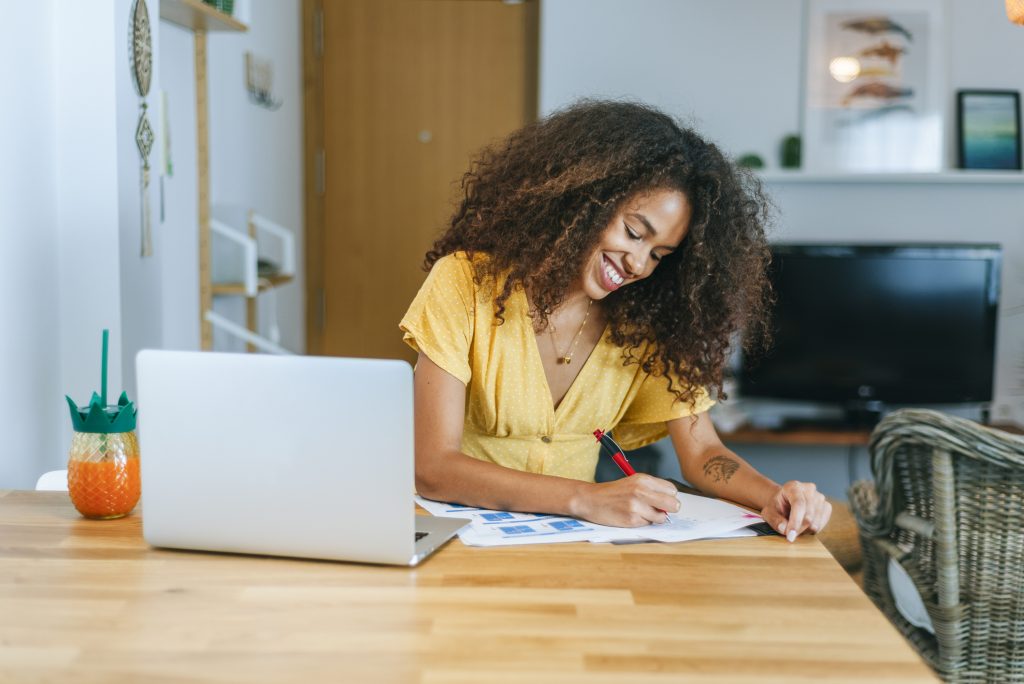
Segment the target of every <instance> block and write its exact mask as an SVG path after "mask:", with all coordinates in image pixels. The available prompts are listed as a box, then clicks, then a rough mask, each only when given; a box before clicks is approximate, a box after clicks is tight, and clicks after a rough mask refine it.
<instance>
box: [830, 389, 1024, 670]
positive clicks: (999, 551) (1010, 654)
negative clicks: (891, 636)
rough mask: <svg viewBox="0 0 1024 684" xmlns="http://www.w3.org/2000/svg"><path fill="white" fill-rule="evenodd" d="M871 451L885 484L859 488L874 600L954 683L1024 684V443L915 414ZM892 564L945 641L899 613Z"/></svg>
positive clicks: (884, 429)
mask: <svg viewBox="0 0 1024 684" xmlns="http://www.w3.org/2000/svg"><path fill="white" fill-rule="evenodd" d="M870 452H871V468H872V472H873V474H874V477H875V482H874V483H871V482H857V483H856V484H854V486H853V487H852V488H851V490H850V503H851V506H852V508H853V511H854V514H855V515H856V517H857V523H858V526H859V529H860V536H861V544H862V546H863V551H864V590H865V591H866V592H867V594H868V595H869V596H870V597H871V599H872V600H873V601H874V602H875V604H877V605H878V607H879V608H881V609H882V611H883V612H884V613H885V614H886V616H888V618H889V619H890V620H891V621H892V622H893V624H895V625H896V627H897V628H899V630H900V631H901V632H903V634H904V635H905V636H906V637H907V639H908V640H909V641H910V642H911V643H912V644H913V645H914V646H915V647H916V648H917V650H918V651H919V652H920V653H921V655H922V657H923V658H924V659H925V660H926V661H927V662H928V663H929V664H930V665H931V666H932V667H933V668H934V669H935V670H936V671H937V672H938V674H939V675H940V676H941V677H942V678H943V679H945V680H947V681H952V682H1024V437H1017V436H1014V435H1010V434H1008V433H1005V432H1001V431H999V430H993V429H989V428H985V427H982V426H980V425H978V424H977V423H973V422H971V421H969V420H964V419H962V418H956V417H953V416H949V415H946V414H942V413H937V412H935V411H927V410H919V409H904V410H901V411H896V412H894V413H892V414H891V415H889V416H887V417H886V418H885V419H884V420H882V422H881V423H879V425H878V427H877V428H875V431H874V433H873V434H872V436H871V445H870ZM890 559H895V561H896V562H898V563H899V564H900V566H902V568H903V569H904V570H905V571H906V573H907V575H909V576H910V579H911V580H913V584H914V585H915V586H916V589H917V591H918V593H919V594H920V597H921V599H922V600H923V603H924V608H925V609H926V610H927V615H928V617H929V618H930V622H931V624H932V626H933V631H934V634H933V633H932V631H929V630H928V629H926V628H922V627H915V626H914V625H913V624H911V622H910V621H908V620H907V619H906V618H905V617H904V613H905V612H906V610H905V609H904V612H903V613H901V611H900V609H899V608H898V607H897V601H899V600H900V596H899V594H900V592H899V591H897V596H896V597H894V596H893V594H892V591H891V589H890V581H889V577H890V572H889V570H890V568H889V563H890ZM893 571H896V572H897V574H898V575H902V573H898V569H897V568H893ZM913 598H914V599H915V600H916V598H917V597H916V596H915V597H913ZM901 605H905V602H904V603H903V604H901ZM911 617H913V616H911Z"/></svg>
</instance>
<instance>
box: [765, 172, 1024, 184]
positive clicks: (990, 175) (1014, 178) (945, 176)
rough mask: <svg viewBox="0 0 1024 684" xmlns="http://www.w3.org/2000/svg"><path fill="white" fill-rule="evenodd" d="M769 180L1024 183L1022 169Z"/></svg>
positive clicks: (792, 175) (769, 176)
mask: <svg viewBox="0 0 1024 684" xmlns="http://www.w3.org/2000/svg"><path fill="white" fill-rule="evenodd" d="M759 175H760V177H761V179H762V180H764V181H765V182H766V183H771V184H775V183H842V184H845V183H862V184H869V183H876V184H890V183H906V184H931V183H964V184H974V185H977V184H981V185H1014V184H1016V185H1024V172H1021V171H955V170H954V171H942V172H937V173H814V172H810V171H763V172H761V173H760V174H759Z"/></svg>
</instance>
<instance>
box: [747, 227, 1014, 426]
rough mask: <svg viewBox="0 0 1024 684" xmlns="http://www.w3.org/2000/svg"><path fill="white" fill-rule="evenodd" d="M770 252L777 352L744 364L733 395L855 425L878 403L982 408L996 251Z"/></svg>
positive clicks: (988, 385) (937, 247)
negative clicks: (818, 411) (796, 405)
mask: <svg viewBox="0 0 1024 684" xmlns="http://www.w3.org/2000/svg"><path fill="white" fill-rule="evenodd" d="M772 252H773V260H772V266H771V269H770V277H771V281H772V285H773V287H774V288H775V295H776V299H777V301H776V305H775V307H774V309H773V314H772V322H771V327H772V331H773V335H774V344H773V346H772V348H771V349H770V350H769V351H768V352H767V353H766V354H764V355H761V356H759V357H756V358H749V359H744V361H743V364H742V367H741V369H740V372H739V378H738V380H739V388H740V396H743V397H760V398H772V399H789V400H801V401H807V402H815V403H827V404H832V405H838V406H839V407H840V408H843V409H846V410H848V411H849V412H850V415H851V416H859V417H860V418H862V419H863V417H864V416H863V414H860V413H859V412H860V411H862V410H863V409H864V408H868V409H869V416H870V413H871V412H875V411H877V410H879V409H880V408H881V407H883V406H885V405H908V404H916V405H924V404H975V403H980V404H984V403H988V402H991V400H992V383H993V375H994V363H995V340H996V318H997V311H998V306H999V273H1000V267H1001V261H1002V250H1001V248H1000V246H999V245H992V244H981V245H979V244H900V245H880V244H878V245H852V244H844V245H838V244H776V245H774V246H773V247H772ZM868 420H870V418H868Z"/></svg>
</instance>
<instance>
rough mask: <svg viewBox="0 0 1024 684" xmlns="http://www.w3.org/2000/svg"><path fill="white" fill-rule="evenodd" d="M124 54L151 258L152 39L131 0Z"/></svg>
mask: <svg viewBox="0 0 1024 684" xmlns="http://www.w3.org/2000/svg"><path fill="white" fill-rule="evenodd" d="M129 26H130V29H129V45H128V54H129V56H130V61H131V64H130V66H131V71H132V83H134V84H135V92H137V93H138V94H139V109H140V113H139V122H138V124H137V125H136V126H135V144H136V145H138V147H139V155H140V156H141V157H142V203H141V204H142V249H141V253H142V256H144V257H148V256H152V254H153V235H152V226H151V224H150V217H149V213H150V212H149V153H150V151H151V150H152V149H153V127H152V126H150V125H149V117H148V116H146V95H148V94H149V83H150V80H151V79H152V76H153V37H152V32H151V31H150V26H149V8H147V7H146V0H135V2H134V3H132V13H131V17H130V19H129Z"/></svg>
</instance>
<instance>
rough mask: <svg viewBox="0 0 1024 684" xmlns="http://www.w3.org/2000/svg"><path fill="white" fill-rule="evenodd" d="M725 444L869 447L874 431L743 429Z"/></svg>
mask: <svg viewBox="0 0 1024 684" xmlns="http://www.w3.org/2000/svg"><path fill="white" fill-rule="evenodd" d="M989 427H991V428H995V429H997V430H1002V431H1003V432H1009V433H1010V434H1014V435H1021V434H1024V428H1022V427H1021V426H1020V425H1016V424H1013V423H995V424H992V425H989ZM719 436H720V437H721V438H722V441H723V442H732V443H734V444H786V445H791V446H793V445H800V446H846V447H850V446H867V444H868V442H869V441H871V429H870V428H861V429H857V428H824V427H822V428H816V427H793V428H782V429H778V430H767V429H763V428H753V427H741V428H739V429H737V430H734V431H732V432H722V433H720V434H719Z"/></svg>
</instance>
